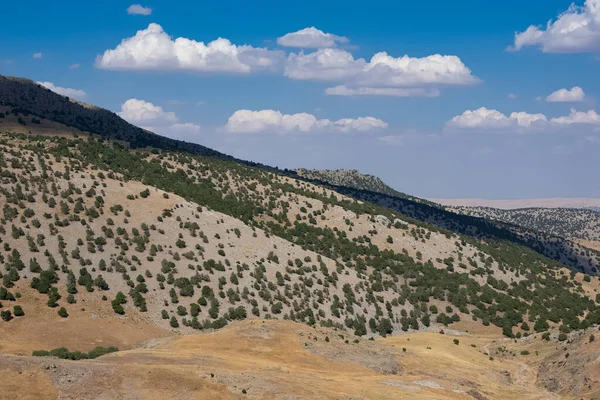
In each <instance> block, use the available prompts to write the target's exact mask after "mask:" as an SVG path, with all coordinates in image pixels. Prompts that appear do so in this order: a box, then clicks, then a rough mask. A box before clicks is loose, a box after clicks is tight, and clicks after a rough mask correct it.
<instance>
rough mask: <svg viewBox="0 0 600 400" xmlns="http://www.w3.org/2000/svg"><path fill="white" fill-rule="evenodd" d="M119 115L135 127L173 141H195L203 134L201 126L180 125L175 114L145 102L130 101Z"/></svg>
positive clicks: (187, 123) (186, 123)
mask: <svg viewBox="0 0 600 400" xmlns="http://www.w3.org/2000/svg"><path fill="white" fill-rule="evenodd" d="M117 114H118V115H119V116H120V117H121V118H123V119H125V120H127V121H128V122H130V123H132V124H134V125H137V126H139V127H141V128H144V129H146V130H149V131H151V132H154V133H158V134H160V135H164V136H167V137H170V138H173V139H180V140H188V141H194V140H195V137H196V136H197V135H198V134H199V133H200V132H201V128H200V126H199V125H197V124H193V123H190V122H185V123H180V122H179V118H178V117H177V115H176V114H175V113H174V112H170V111H165V110H163V108H162V107H160V106H157V105H154V104H152V103H150V102H149V101H145V100H139V99H129V100H127V101H126V102H125V103H123V104H122V105H121V111H120V112H118V113H117Z"/></svg>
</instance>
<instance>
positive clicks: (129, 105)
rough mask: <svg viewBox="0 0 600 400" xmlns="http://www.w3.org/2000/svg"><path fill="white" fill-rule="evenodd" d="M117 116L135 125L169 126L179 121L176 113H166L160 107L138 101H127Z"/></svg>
mask: <svg viewBox="0 0 600 400" xmlns="http://www.w3.org/2000/svg"><path fill="white" fill-rule="evenodd" d="M117 114H119V116H120V117H121V118H123V119H125V120H127V121H129V122H131V123H132V124H135V125H152V126H155V125H168V124H173V123H175V122H177V121H179V119H178V118H177V116H176V115H175V113H174V112H168V111H164V110H163V109H162V107H160V106H156V105H154V104H152V103H150V102H148V101H144V100H138V99H129V100H127V101H126V102H125V103H123V104H122V105H121V112H119V113H117Z"/></svg>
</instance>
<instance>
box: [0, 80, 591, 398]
mask: <svg viewBox="0 0 600 400" xmlns="http://www.w3.org/2000/svg"><path fill="white" fill-rule="evenodd" d="M15 93H23V94H24V95H23V96H16V95H15ZM0 95H1V96H4V97H0V99H2V101H3V103H2V105H1V107H2V109H1V111H0V114H1V116H0V209H1V213H0V265H1V267H0V279H1V281H0V283H1V284H0V313H1V316H2V321H0V373H1V374H2V377H3V379H2V380H1V381H0V393H1V396H0V397H2V396H6V397H7V398H17V399H18V398H31V399H34V398H35V399H37V398H49V399H50V398H60V399H80V398H83V399H96V398H100V399H113V398H122V399H147V398H156V399H158V398H161V399H162V398H201V399H204V398H256V399H259V398H260V399H262V398H265V399H305V398H308V399H311V398H315V399H319V398H322V399H329V398H331V399H396V398H415V399H477V400H482V399H523V398H527V399H561V398H565V399H571V398H572V399H579V398H585V399H592V398H594V397H598V396H600V381H599V378H600V376H599V373H598V371H599V369H598V368H597V364H598V362H599V360H600V358H599V356H600V348H599V346H600V345H599V341H597V340H596V339H595V336H594V335H596V336H598V333H597V327H598V325H599V324H600V306H599V304H600V292H599V290H600V280H599V279H598V270H597V268H596V267H597V266H598V265H600V253H599V252H598V251H596V250H594V249H593V247H594V246H593V243H591V242H593V241H594V240H595V238H596V236H595V235H597V234H598V232H597V230H598V225H597V224H594V223H593V221H592V222H590V221H589V220H588V219H585V220H583V219H582V220H581V223H582V224H583V225H585V226H583V225H582V226H583V227H582V228H581V232H579V231H576V230H571V229H570V228H569V226H568V225H567V222H565V221H566V220H568V221H570V223H572V221H573V220H572V218H566V217H564V215H567V214H560V215H559V214H556V215H555V214H552V215H551V216H552V218H550V217H549V216H547V217H546V219H545V221H548V222H547V223H546V225H547V227H546V228H544V229H543V230H542V231H538V230H536V229H534V228H536V226H537V225H536V226H527V224H525V223H523V224H522V225H514V224H510V223H508V222H506V221H504V220H502V218H500V217H499V216H498V215H496V214H494V215H496V216H495V217H494V216H492V215H487V214H486V215H472V214H468V213H467V214H468V215H465V213H464V212H463V211H461V210H450V209H446V208H442V207H439V206H437V205H435V204H431V203H429V202H427V201H424V200H421V199H417V198H412V197H410V196H406V195H403V194H402V193H400V192H396V191H393V189H389V187H387V186H386V185H385V184H383V182H381V181H380V180H378V179H377V178H375V177H372V176H367V177H366V178H365V177H363V176H361V175H360V174H359V173H358V172H357V171H327V172H318V171H312V172H309V171H306V170H304V171H303V172H301V173H297V172H291V173H290V172H289V171H280V170H277V169H276V168H271V167H267V166H262V165H258V164H253V163H250V162H246V161H240V160H236V159H234V158H232V157H229V156H225V155H222V154H220V153H217V152H214V151H212V150H210V149H207V148H204V147H202V146H199V145H192V144H186V143H183V142H177V141H174V140H172V139H167V138H162V137H160V136H157V135H154V134H152V133H150V132H147V131H144V130H142V129H139V128H135V127H133V126H131V125H128V124H127V123H126V122H125V121H123V120H121V119H120V118H119V117H118V116H116V115H115V114H112V113H109V112H108V111H106V110H101V109H98V108H95V107H93V106H88V105H82V104H80V103H76V102H72V101H69V100H68V99H65V98H63V97H62V96H58V95H56V94H54V93H52V92H48V91H47V90H45V89H42V88H41V87H39V86H37V85H35V84H34V83H32V82H30V81H26V80H18V79H17V80H15V79H12V78H11V79H0ZM52 107H55V108H54V109H53V108H52ZM115 129H116V130H118V131H119V134H115V133H114V130H115ZM372 184H373V185H375V186H374V187H371V186H370V185H372ZM345 185H348V186H345ZM536 213H539V210H538V211H535V212H529V213H528V214H526V215H525V216H522V217H521V218H524V219H525V220H527V221H530V220H531V219H534V220H538V219H539V218H537V216H538V214H536ZM569 215H570V214H569ZM536 218H537V219H536ZM584 223H585V224H584ZM566 231H568V232H571V235H570V236H568V237H567V236H566V235H564V234H563V233H564V232H566ZM561 232H563V233H561ZM578 232H579V233H578ZM584 233H587V235H588V236H585V235H584ZM586 238H587V239H586ZM588 239H589V240H588ZM590 243H591V244H590ZM599 339H600V338H599Z"/></svg>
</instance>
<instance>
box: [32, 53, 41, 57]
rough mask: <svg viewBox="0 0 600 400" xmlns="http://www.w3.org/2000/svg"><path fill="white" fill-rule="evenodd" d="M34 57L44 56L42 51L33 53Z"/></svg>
mask: <svg viewBox="0 0 600 400" xmlns="http://www.w3.org/2000/svg"><path fill="white" fill-rule="evenodd" d="M33 58H42V53H33Z"/></svg>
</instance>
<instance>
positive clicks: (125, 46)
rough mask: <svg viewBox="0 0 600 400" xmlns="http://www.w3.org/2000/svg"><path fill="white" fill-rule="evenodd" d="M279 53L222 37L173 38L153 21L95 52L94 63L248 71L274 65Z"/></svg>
mask: <svg viewBox="0 0 600 400" xmlns="http://www.w3.org/2000/svg"><path fill="white" fill-rule="evenodd" d="M282 57H283V56H282V53H281V52H279V51H272V50H267V49H261V48H255V47H252V46H248V45H242V46H236V45H234V44H232V43H231V42H230V41H229V40H227V39H223V38H219V39H217V40H214V41H212V42H210V43H208V44H204V42H197V41H195V40H191V39H187V38H182V37H180V38H176V39H172V38H171V37H170V36H169V35H167V33H165V31H164V30H163V28H162V27H161V26H160V25H158V24H154V23H152V24H150V25H148V28H147V29H144V30H140V31H138V32H137V33H136V34H135V36H133V37H130V38H127V39H123V41H121V43H120V44H119V45H118V46H117V47H116V48H114V49H112V50H106V51H105V52H104V54H103V55H101V56H98V57H97V58H96V67H98V68H102V69H113V70H164V71H186V72H197V73H199V72H224V73H233V74H249V73H252V72H256V71H260V70H269V69H273V68H275V67H276V66H277V65H278V64H279V61H280V60H281V59H282Z"/></svg>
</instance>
